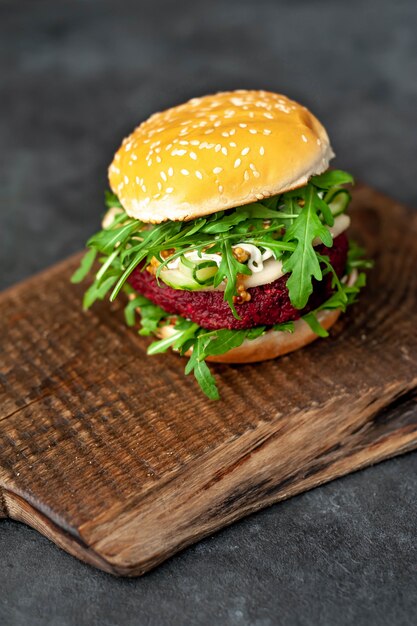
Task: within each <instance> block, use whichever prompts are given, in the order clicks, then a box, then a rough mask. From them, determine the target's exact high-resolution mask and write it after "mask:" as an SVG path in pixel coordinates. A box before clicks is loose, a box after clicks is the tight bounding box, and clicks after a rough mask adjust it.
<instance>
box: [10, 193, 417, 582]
mask: <svg viewBox="0 0 417 626" xmlns="http://www.w3.org/2000/svg"><path fill="white" fill-rule="evenodd" d="M351 214H352V217H353V225H352V232H353V234H354V235H355V237H356V239H358V240H359V241H360V242H361V243H362V244H364V245H365V246H366V247H367V250H368V252H369V254H371V255H372V256H373V257H374V258H375V261H376V266H375V269H374V270H372V272H371V273H370V275H369V281H368V282H369V284H368V287H367V288H366V290H365V292H364V293H363V295H362V297H361V300H360V303H359V304H357V305H355V306H354V307H353V308H352V309H351V310H350V311H349V313H348V314H346V315H345V316H342V317H341V318H340V319H339V321H338V322H337V324H336V326H335V327H334V328H333V330H332V333H331V335H332V337H331V339H330V340H324V341H321V340H320V341H317V342H316V343H315V344H313V345H311V346H309V347H307V348H305V349H304V350H302V351H300V352H297V353H294V354H291V355H289V356H286V357H283V358H281V359H278V360H276V361H271V362H267V363H261V364H258V365H244V366H230V365H229V366H228V365H218V366H213V367H215V371H216V374H217V378H218V382H219V386H220V391H221V395H222V399H221V401H219V402H217V403H216V402H210V401H208V400H207V399H206V398H205V396H204V395H203V394H201V393H200V392H199V391H198V389H197V387H196V384H195V383H194V381H193V379H192V378H190V377H185V376H184V375H183V369H184V361H183V360H181V358H180V357H178V356H176V355H174V354H167V355H160V356H155V357H146V347H147V345H148V343H149V340H147V339H144V338H141V337H138V336H137V335H136V333H135V332H134V331H132V330H131V329H128V328H126V327H125V325H124V323H123V321H122V303H120V302H119V303H115V304H112V305H109V303H108V302H103V303H99V304H98V305H96V306H94V308H93V310H91V311H89V312H86V313H85V312H82V311H81V304H80V301H81V295H82V291H83V286H73V285H70V284H69V282H68V279H69V276H70V275H71V273H72V271H73V269H74V268H75V266H76V264H77V259H78V257H77V258H72V259H69V260H67V261H64V262H63V263H61V264H60V265H57V266H55V267H53V268H51V269H49V270H47V271H46V272H44V273H42V274H40V275H38V276H35V277H33V278H31V279H29V280H28V281H26V282H24V283H21V284H19V285H17V286H16V287H13V288H11V289H9V290H8V291H6V292H4V293H3V294H2V295H1V296H0V307H1V320H0V332H1V338H2V353H1V378H0V382H1V389H2V392H1V393H2V395H1V400H2V401H1V409H0V517H5V516H9V517H11V518H13V519H17V520H21V521H23V522H25V523H27V524H29V525H31V526H33V527H34V528H36V529H37V530H39V531H40V532H41V533H43V534H44V535H46V536H47V537H50V538H51V539H52V540H53V541H55V542H56V543H57V544H58V545H60V546H61V547H62V548H64V549H65V550H67V551H68V552H70V553H71V554H74V555H75V556H77V557H78V558H80V559H83V560H85V561H87V562H89V563H91V564H92V565H95V566H96V567H99V568H101V569H104V570H106V571H109V572H111V573H113V574H118V575H126V576H134V575H138V574H142V573H143V572H145V571H147V570H149V569H151V568H152V567H154V566H155V565H157V564H158V563H160V562H161V561H163V560H164V559H166V558H167V557H168V556H170V555H172V554H174V553H175V552H177V551H178V550H179V549H181V548H183V547H185V546H187V545H189V544H190V543H192V542H195V541H196V540H198V539H199V538H201V537H204V536H206V535H207V534H209V533H212V532H213V531H215V530H217V529H219V528H221V527H223V526H224V525H226V524H229V523H231V522H233V521H234V520H236V519H238V518H240V517H242V516H243V515H246V514H248V513H250V512H252V511H255V510H257V509H259V508H261V507H263V506H266V505H268V504H271V503H273V502H277V501H278V500H281V499H284V498H288V497H290V496H292V495H294V494H296V493H299V492H301V491H303V490H306V489H310V488H312V487H314V486H316V485H318V484H321V483H323V482H325V481H328V480H331V479H333V478H335V477H337V476H341V475H343V474H346V473H348V472H352V471H354V470H356V469H358V468H360V467H364V466H366V465H369V464H370V463H376V462H378V461H380V460H382V459H385V458H388V457H390V456H393V455H396V454H399V453H402V452H405V451H407V450H411V449H413V448H415V447H416V446H417V406H416V401H417V330H416V311H417V276H416V272H415V268H416V267H417V239H416V234H417V215H416V214H413V213H412V212H408V211H407V210H406V209H405V208H404V207H402V206H400V205H398V204H397V203H395V202H394V201H392V200H389V199H387V198H385V197H384V196H382V195H380V194H378V193H377V192H375V191H373V190H371V189H369V188H366V187H359V188H357V189H356V190H355V194H354V201H353V206H352V213H351ZM0 532H1V528H0Z"/></svg>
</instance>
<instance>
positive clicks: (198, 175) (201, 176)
mask: <svg viewBox="0 0 417 626" xmlns="http://www.w3.org/2000/svg"><path fill="white" fill-rule="evenodd" d="M195 175H196V176H197V178H199V179H200V180H202V179H203V175H202V173H201V172H200V171H199V170H196V172H195Z"/></svg>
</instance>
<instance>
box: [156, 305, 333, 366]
mask: <svg viewBox="0 0 417 626" xmlns="http://www.w3.org/2000/svg"><path fill="white" fill-rule="evenodd" d="M340 313H341V311H340V310H339V309H335V310H332V311H320V312H319V313H318V315H317V319H318V320H319V322H320V324H321V325H322V326H323V328H325V329H326V330H328V329H329V328H330V327H331V326H333V324H334V323H335V322H336V320H337V318H338V317H339V315H340ZM173 332H174V327H173V326H163V327H162V328H160V330H159V332H158V336H159V337H160V338H161V339H165V338H167V337H170V336H171V335H172V333H173ZM317 338H318V335H316V333H314V332H313V331H312V330H311V328H310V326H309V325H308V324H307V322H305V321H304V320H302V319H299V320H296V321H295V322H294V332H293V333H288V332H285V331H282V330H268V331H267V332H266V333H265V334H264V335H261V336H260V337H257V338H256V339H252V340H248V339H245V341H244V342H243V343H242V345H240V346H239V347H238V348H232V349H231V350H229V351H228V352H225V353H224V354H218V355H215V356H208V357H207V359H206V361H214V362H216V363H256V362H258V361H268V360H269V359H275V358H276V357H278V356H282V355H283V354H288V353H289V352H294V350H298V349H299V348H302V347H304V346H306V345H308V344H309V343H311V342H312V341H314V340H315V339H317ZM186 354H187V355H188V356H189V352H187V353H186Z"/></svg>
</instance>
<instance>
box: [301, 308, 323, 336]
mask: <svg viewBox="0 0 417 626" xmlns="http://www.w3.org/2000/svg"><path fill="white" fill-rule="evenodd" d="M303 320H304V321H305V322H307V324H308V325H309V326H310V328H311V330H312V331H313V333H315V334H316V335H318V336H319V337H328V336H329V333H328V332H327V330H326V329H325V328H323V326H322V325H321V324H320V322H319V320H318V319H317V317H316V314H315V313H314V312H313V311H310V313H306V315H303Z"/></svg>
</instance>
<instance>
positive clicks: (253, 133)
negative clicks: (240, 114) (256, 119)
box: [249, 128, 258, 135]
mask: <svg viewBox="0 0 417 626" xmlns="http://www.w3.org/2000/svg"><path fill="white" fill-rule="evenodd" d="M249 132H250V133H251V135H256V133H257V132H258V131H257V130H256V128H249Z"/></svg>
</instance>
